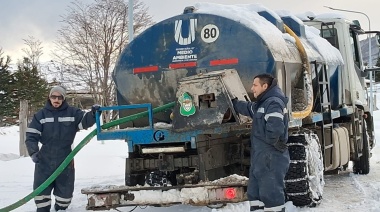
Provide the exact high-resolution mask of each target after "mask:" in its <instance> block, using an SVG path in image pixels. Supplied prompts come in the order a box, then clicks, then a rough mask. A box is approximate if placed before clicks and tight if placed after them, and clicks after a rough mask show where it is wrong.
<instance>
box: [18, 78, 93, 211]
mask: <svg viewBox="0 0 380 212" xmlns="http://www.w3.org/2000/svg"><path fill="white" fill-rule="evenodd" d="M65 95H66V92H65V89H64V88H62V87H60V86H55V87H53V88H52V89H51V90H50V93H49V99H48V100H47V102H46V105H45V107H44V108H43V109H41V110H40V111H38V112H37V113H36V114H35V115H34V117H33V120H32V122H31V123H30V125H29V127H28V129H27V131H26V141H25V143H26V146H27V149H28V153H29V155H30V157H31V158H32V160H33V162H34V163H35V169H34V183H33V189H36V188H38V187H39V186H40V185H41V184H42V183H44V182H45V180H46V179H48V178H49V177H50V176H51V174H52V173H53V172H54V171H55V170H56V169H57V168H58V166H59V165H61V163H62V162H63V160H64V159H65V158H66V157H67V156H68V155H69V154H70V153H71V151H72V149H71V146H72V144H73V142H74V138H75V134H76V133H77V131H78V130H81V129H86V128H88V127H91V126H92V125H93V124H94V123H95V116H94V114H95V111H96V110H98V109H99V106H98V105H94V106H93V108H92V111H91V112H87V113H86V112H84V111H82V110H80V109H78V108H75V107H71V106H69V105H68V104H67V102H66V100H65ZM39 142H40V143H41V144H42V145H41V149H40V148H39V145H38V143H39ZM74 180H75V170H74V161H71V163H70V164H69V165H68V167H66V168H65V170H64V171H63V172H62V173H61V174H60V175H59V176H58V177H57V178H56V179H55V181H54V182H53V183H51V184H50V185H49V186H48V187H47V188H46V189H45V190H44V191H42V192H41V193H40V194H39V195H38V196H36V197H35V198H34V201H35V203H36V206H37V212H45V211H50V208H51V191H52V190H53V189H54V192H53V194H54V195H55V205H54V208H55V210H57V211H58V210H66V208H67V207H68V206H69V205H70V203H71V199H72V197H73V191H74Z"/></svg>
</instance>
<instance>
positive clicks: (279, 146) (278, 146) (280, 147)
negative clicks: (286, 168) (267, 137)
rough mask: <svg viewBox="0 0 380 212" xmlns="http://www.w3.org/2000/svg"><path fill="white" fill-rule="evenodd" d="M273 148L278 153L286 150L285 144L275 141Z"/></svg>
mask: <svg viewBox="0 0 380 212" xmlns="http://www.w3.org/2000/svg"><path fill="white" fill-rule="evenodd" d="M273 146H274V148H276V149H277V150H278V151H280V152H284V151H285V150H286V149H287V148H288V146H287V145H286V143H285V142H283V141H277V142H276V143H274V144H273Z"/></svg>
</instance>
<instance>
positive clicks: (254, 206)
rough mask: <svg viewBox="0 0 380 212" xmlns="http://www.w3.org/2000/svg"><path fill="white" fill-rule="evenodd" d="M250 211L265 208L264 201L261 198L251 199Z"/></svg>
mask: <svg viewBox="0 0 380 212" xmlns="http://www.w3.org/2000/svg"><path fill="white" fill-rule="evenodd" d="M249 205H250V206H251V207H250V211H259V210H261V211H262V210H264V203H263V202H261V201H260V200H254V201H249Z"/></svg>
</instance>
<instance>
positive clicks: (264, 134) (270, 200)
mask: <svg viewBox="0 0 380 212" xmlns="http://www.w3.org/2000/svg"><path fill="white" fill-rule="evenodd" d="M251 90H252V92H253V95H254V97H255V98H256V102H246V101H239V100H237V99H234V100H233V101H232V102H233V104H234V108H235V110H236V111H237V112H238V113H240V114H242V115H245V116H249V117H251V118H252V120H253V121H252V131H251V145H252V148H251V167H250V172H249V183H248V192H247V193H248V200H249V201H250V206H251V211H257V210H263V209H264V211H285V206H284V204H285V195H284V186H285V185H284V178H285V175H286V172H287V171H288V168H289V162H290V159H289V151H288V149H287V145H286V142H287V140H288V116H287V111H286V104H287V102H288V99H287V97H285V95H284V93H283V92H282V91H281V89H280V88H279V87H278V85H277V80H276V79H274V78H273V77H272V76H271V75H269V74H261V75H257V76H256V77H255V78H254V80H253V85H252V88H251Z"/></svg>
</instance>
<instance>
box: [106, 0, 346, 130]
mask: <svg viewBox="0 0 380 212" xmlns="http://www.w3.org/2000/svg"><path fill="white" fill-rule="evenodd" d="M281 15H282V16H280V15H279V14H277V13H275V12H273V11H270V10H268V9H266V8H264V7H262V6H261V5H241V6H232V5H228V6H227V5H219V4H209V3H198V4H196V5H195V6H194V7H188V8H186V9H185V11H184V13H183V14H181V15H178V16H174V17H172V18H169V19H166V20H164V21H161V22H159V23H157V24H155V25H153V26H151V27H150V28H148V29H146V30H145V31H144V32H143V33H141V34H140V35H138V36H137V37H136V38H135V39H134V40H133V41H132V42H131V43H130V44H129V45H128V46H126V48H125V49H124V50H123V52H122V54H121V55H120V57H119V59H118V62H117V64H116V66H115V70H114V73H113V79H114V81H115V84H116V88H117V100H118V104H120V105H122V104H138V103H152V104H153V106H158V105H162V104H166V103H169V102H172V101H175V100H176V99H175V98H176V87H177V82H178V81H179V79H181V78H183V77H187V76H191V75H195V74H199V73H205V72H211V71H216V70H223V69H232V68H233V69H236V70H237V71H238V73H239V76H240V78H241V80H242V82H243V85H244V87H245V89H246V90H247V93H248V94H249V95H250V97H251V98H253V95H252V93H251V91H250V88H251V86H252V79H253V77H254V76H255V75H257V74H261V73H269V74H272V75H274V76H276V77H277V78H278V80H279V85H280V87H281V88H282V89H283V91H284V92H285V94H286V95H287V96H288V97H290V99H291V101H290V104H291V105H290V106H291V108H292V110H293V111H294V110H302V107H305V104H306V102H307V100H306V97H305V96H304V95H305V93H307V91H306V92H305V86H304V85H303V84H304V79H303V77H302V74H303V73H304V71H305V69H304V68H305V65H304V63H305V62H304V61H305V60H303V59H302V55H300V52H299V50H298V49H297V46H296V42H295V40H294V38H293V37H291V36H290V35H289V34H287V33H285V29H284V24H285V25H287V26H289V27H290V28H291V29H292V31H293V32H294V33H295V34H296V35H297V36H298V38H299V40H300V41H301V43H302V44H303V47H304V48H305V52H306V54H307V61H308V63H309V67H310V69H309V70H308V71H309V73H310V74H311V75H312V78H315V75H316V73H319V70H320V69H321V68H322V67H323V66H324V65H326V64H328V65H327V66H325V67H327V68H328V73H329V74H330V80H331V84H332V85H334V84H335V85H337V80H338V77H337V73H338V70H339V69H340V67H341V65H342V59H341V58H338V57H337V58H329V59H327V60H326V58H324V57H323V52H321V51H326V48H325V49H318V48H317V46H316V42H315V40H314V41H310V40H309V38H311V37H312V38H314V39H316V38H315V37H313V36H310V35H309V36H308V34H307V30H306V28H305V27H306V26H305V25H303V23H302V22H301V21H300V20H299V19H297V18H296V17H294V16H291V15H288V14H285V15H284V14H281ZM320 39H322V38H320ZM331 48H334V47H332V46H331ZM313 64H315V65H313ZM315 69H317V72H315ZM313 87H315V89H316V88H317V86H316V82H314V86H313ZM296 90H298V92H296ZM314 93H316V92H314ZM338 93H339V90H338V87H337V86H336V87H332V89H331V98H332V104H333V108H334V107H335V108H336V107H338V106H339V105H340V100H339V95H338ZM129 113H134V112H133V111H129V112H128V113H127V112H124V113H123V114H122V116H124V115H128V114H129ZM168 113H169V112H168ZM155 118H156V119H157V120H156V121H169V115H168V114H160V115H158V116H155ZM135 126H138V124H136V123H135Z"/></svg>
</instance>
